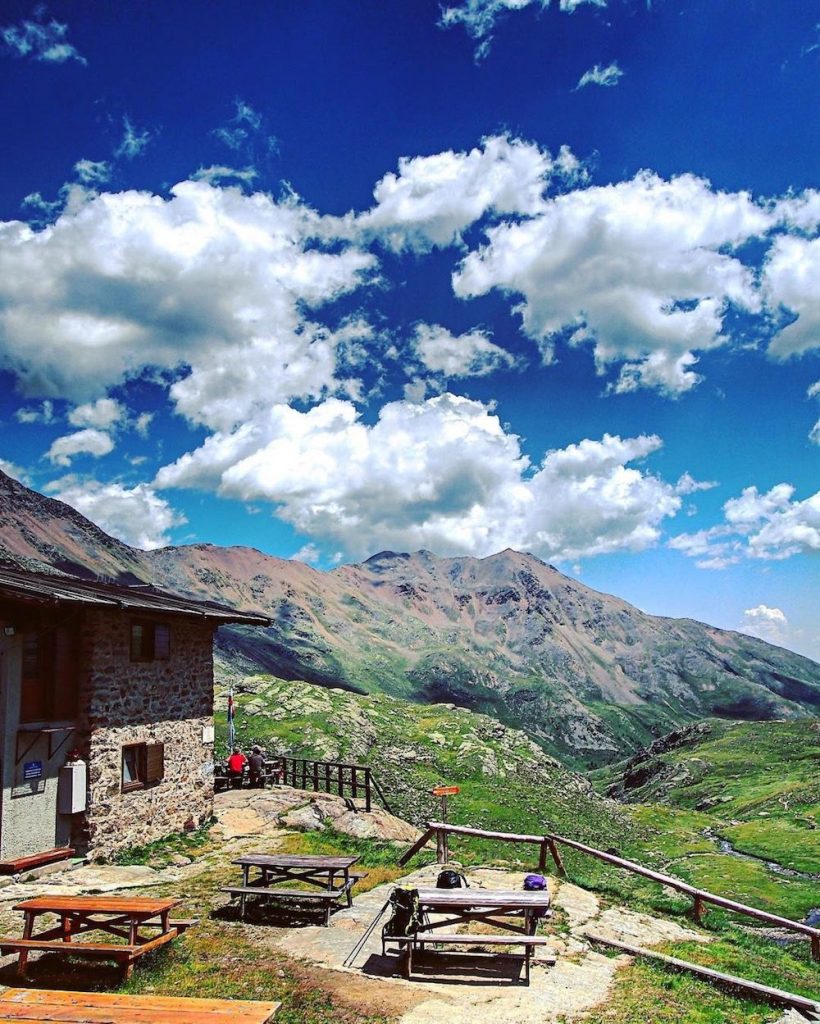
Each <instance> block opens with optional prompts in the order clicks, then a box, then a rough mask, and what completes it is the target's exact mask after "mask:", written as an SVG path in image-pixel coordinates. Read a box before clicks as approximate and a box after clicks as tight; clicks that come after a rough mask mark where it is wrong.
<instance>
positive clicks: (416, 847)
mask: <svg viewBox="0 0 820 1024" xmlns="http://www.w3.org/2000/svg"><path fill="white" fill-rule="evenodd" d="M435 834H436V833H435V830H434V829H432V828H428V829H427V831H426V832H425V833H424V835H422V837H421V838H420V839H418V840H417V841H416V842H415V843H413V845H412V846H411V847H410V849H409V850H407V852H406V853H403V854H402V855H401V857H399V867H404V865H405V864H406V863H407V862H408V861H409V860H411V859H412V858H413V857H415V856H416V854H417V853H418V852H419V851H420V850H421V849H423V848H424V847H425V846H426V845H427V844H428V843H429V842H430V840H431V839H432V838H433V836H434V835H435Z"/></svg>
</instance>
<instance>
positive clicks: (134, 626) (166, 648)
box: [131, 620, 171, 661]
mask: <svg viewBox="0 0 820 1024" xmlns="http://www.w3.org/2000/svg"><path fill="white" fill-rule="evenodd" d="M170 657H171V627H170V626H168V625H166V624H165V623H164V622H148V621H145V620H140V621H136V622H132V623H131V661H167V660H168V659H169V658H170Z"/></svg>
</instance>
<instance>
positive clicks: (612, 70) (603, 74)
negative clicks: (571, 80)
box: [575, 61, 624, 91]
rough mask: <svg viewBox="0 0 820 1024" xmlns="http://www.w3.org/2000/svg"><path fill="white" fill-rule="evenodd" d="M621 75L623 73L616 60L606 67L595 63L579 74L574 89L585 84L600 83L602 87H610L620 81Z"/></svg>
mask: <svg viewBox="0 0 820 1024" xmlns="http://www.w3.org/2000/svg"><path fill="white" fill-rule="evenodd" d="M623 76H624V73H623V71H621V69H620V68H619V67H618V62H617V61H613V62H612V63H611V64H608V65H607V66H606V67H603V65H601V64H596V65H595V66H594V67H591V68H590V69H589V70H588V71H585V72H584V73H583V75H581V77H580V78H579V79H578V84H577V85H576V86H575V88H576V91H577V90H578V89H583V88H584V87H585V86H587V85H601V86H603V87H604V88H612V86H613V85H617V84H618V82H620V80H621V79H622V78H623Z"/></svg>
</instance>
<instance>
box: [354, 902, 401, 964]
mask: <svg viewBox="0 0 820 1024" xmlns="http://www.w3.org/2000/svg"><path fill="white" fill-rule="evenodd" d="M389 906H390V897H389V896H388V898H387V900H386V901H385V904H384V906H383V907H382V908H381V910H380V911H379V912H378V914H376V916H375V917H374V918H373V920H372V921H371V922H370V924H369V925H368V928H367V931H366V932H365V933H364V935H363V936H362V937H361V938H360V939H359V941H358V942H357V943H356V945H355V946H354V947H353V949H351V951H350V952H349V953H348V954H347V956H346V957H345V959H344V960H343V961H342V967H352V966H353V961H354V960H355V959H356V957H357V956H358V955H359V953H361V951H362V949H363V948H364V944H365V943H366V942H367V940H368V939H369V938H370V936H371V935H372V934H373V929H374V928H375V927H376V925H377V924H378V923H379V921H380V920H381V916H382V914H383V913H384V912H385V910H387V908H388V907H389Z"/></svg>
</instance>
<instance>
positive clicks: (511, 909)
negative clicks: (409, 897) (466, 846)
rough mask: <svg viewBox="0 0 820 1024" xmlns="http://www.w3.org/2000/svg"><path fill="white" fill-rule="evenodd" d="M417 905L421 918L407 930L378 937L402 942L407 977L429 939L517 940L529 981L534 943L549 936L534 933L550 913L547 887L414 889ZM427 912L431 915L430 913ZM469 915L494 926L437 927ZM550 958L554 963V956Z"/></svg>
mask: <svg viewBox="0 0 820 1024" xmlns="http://www.w3.org/2000/svg"><path fill="white" fill-rule="evenodd" d="M418 909H419V917H420V919H421V920H420V922H419V924H418V927H417V929H416V931H415V932H414V933H413V934H412V935H408V936H390V935H385V936H383V941H382V947H383V948H384V944H385V943H388V942H393V943H396V944H397V945H399V946H404V949H405V953H406V960H405V972H406V974H407V977H408V978H409V977H410V974H411V972H412V969H413V952H414V950H421V951H424V949H425V946H426V945H428V944H433V945H462V946H522V947H523V948H524V953H523V957H522V958H523V962H524V972H525V973H524V977H525V981H526V983H527V984H529V980H530V960H531V958H532V953H533V949H534V948H535V947H536V946H544V945H546V944H547V943H548V942H549V939H547V938H545V937H543V936H537V935H536V934H535V930H536V928H537V927H538V922H539V921H540V920H543V919H544V918H545V917H548V916H549V914H550V897H549V893H548V892H547V891H546V890H544V891H543V892H519V891H516V890H514V889H472V888H469V889H419V890H418ZM431 914H434V915H436V917H435V918H431V916H430V915H431ZM474 921H478V922H480V923H481V924H489V925H492V926H493V927H495V928H497V929H499V931H498V932H495V933H493V934H486V935H485V934H481V935H476V934H470V933H469V932H460V933H459V932H453V931H452V930H451V931H449V932H445V931H442V930H441V929H453V928H456V927H459V926H461V925H464V924H469V923H471V922H474ZM518 922H520V923H518ZM552 962H553V963H554V960H553V961H552Z"/></svg>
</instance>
